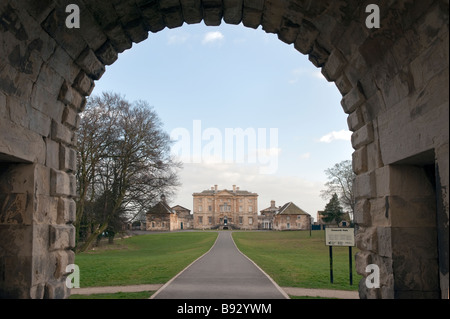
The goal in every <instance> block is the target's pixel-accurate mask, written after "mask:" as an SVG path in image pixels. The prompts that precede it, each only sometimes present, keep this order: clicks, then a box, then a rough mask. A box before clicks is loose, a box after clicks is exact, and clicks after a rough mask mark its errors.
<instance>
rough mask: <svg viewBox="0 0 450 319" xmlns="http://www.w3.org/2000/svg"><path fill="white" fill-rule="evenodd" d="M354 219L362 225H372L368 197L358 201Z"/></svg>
mask: <svg viewBox="0 0 450 319" xmlns="http://www.w3.org/2000/svg"><path fill="white" fill-rule="evenodd" d="M354 221H355V223H356V224H358V225H360V226H365V227H367V226H370V225H371V218H370V202H369V200H368V199H366V198H363V199H359V200H357V201H356V204H355V216H354Z"/></svg>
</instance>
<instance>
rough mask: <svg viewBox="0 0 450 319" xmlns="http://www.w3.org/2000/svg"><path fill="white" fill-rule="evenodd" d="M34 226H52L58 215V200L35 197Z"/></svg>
mask: <svg viewBox="0 0 450 319" xmlns="http://www.w3.org/2000/svg"><path fill="white" fill-rule="evenodd" d="M34 203H35V212H34V214H33V221H34V225H37V224H40V225H42V224H53V223H55V222H56V219H57V215H58V198H57V197H53V196H48V195H35V200H34Z"/></svg>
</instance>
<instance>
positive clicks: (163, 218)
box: [146, 185, 311, 231]
mask: <svg viewBox="0 0 450 319" xmlns="http://www.w3.org/2000/svg"><path fill="white" fill-rule="evenodd" d="M192 196H193V214H191V211H190V210H189V209H187V208H184V207H182V206H179V205H176V206H174V207H170V206H169V205H168V204H167V203H166V201H165V197H164V196H161V201H160V202H158V203H157V204H156V205H155V206H153V207H152V208H151V209H150V210H149V212H148V213H147V214H146V230H151V231H172V230H181V229H242V230H255V229H266V230H271V229H273V230H306V229H310V227H311V216H310V215H309V214H308V213H306V212H305V211H304V210H302V209H301V208H299V207H298V206H297V205H295V204H294V203H292V202H288V203H286V204H284V205H283V206H278V207H277V206H276V205H275V201H271V203H270V207H268V208H265V209H263V210H261V212H260V214H259V215H258V194H257V193H252V192H249V191H246V190H241V189H239V187H237V186H236V185H233V188H232V189H229V190H228V189H221V190H219V189H218V186H217V185H214V186H213V187H211V189H208V190H204V191H202V192H200V193H194V194H192Z"/></svg>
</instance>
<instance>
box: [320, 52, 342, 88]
mask: <svg viewBox="0 0 450 319" xmlns="http://www.w3.org/2000/svg"><path fill="white" fill-rule="evenodd" d="M346 64H347V61H346V60H345V58H344V56H343V55H342V53H341V52H340V51H339V50H338V49H334V50H333V51H332V52H331V53H330V55H329V57H328V59H327V62H326V63H325V65H324V67H323V68H322V74H323V75H324V76H325V78H326V79H327V80H328V81H330V82H331V81H335V80H336V79H338V78H339V76H340V75H341V74H342V70H343V69H344V67H345V65H346Z"/></svg>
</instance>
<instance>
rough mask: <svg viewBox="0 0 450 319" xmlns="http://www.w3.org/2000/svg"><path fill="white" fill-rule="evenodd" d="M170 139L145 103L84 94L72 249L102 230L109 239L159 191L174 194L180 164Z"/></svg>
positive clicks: (81, 246) (111, 95)
mask: <svg viewBox="0 0 450 319" xmlns="http://www.w3.org/2000/svg"><path fill="white" fill-rule="evenodd" d="M170 144H171V141H170V137H169V135H168V134H167V133H165V132H164V131H163V129H162V123H161V121H160V119H159V117H158V115H157V114H156V112H155V111H154V110H153V108H152V107H150V106H149V105H148V103H147V102H145V101H135V102H132V103H130V102H128V101H127V100H126V99H125V98H124V97H122V96H120V95H119V94H116V93H109V92H104V93H102V94H101V95H99V96H93V97H90V98H89V99H88V102H87V104H86V109H85V111H84V112H83V113H82V117H81V121H80V128H79V130H78V143H77V148H78V157H77V161H78V163H77V164H78V169H77V175H76V177H77V182H78V183H77V187H78V198H77V211H76V222H75V227H76V230H77V237H76V242H77V247H76V251H77V252H79V251H84V250H86V249H87V248H89V247H90V246H91V245H92V244H93V243H95V241H97V240H98V239H99V238H100V237H101V236H102V234H107V236H108V237H109V238H110V239H111V240H112V239H113V238H114V235H115V234H116V233H117V232H118V231H120V230H121V229H122V227H123V225H125V224H127V223H130V222H132V221H133V220H135V219H136V218H138V217H139V216H141V215H142V214H145V212H146V211H147V210H148V209H149V207H151V206H152V205H153V204H154V203H155V202H156V201H157V199H158V198H159V196H160V195H161V194H162V193H164V194H165V195H166V196H167V197H168V196H170V195H172V194H173V193H174V191H175V189H176V187H177V186H179V180H178V177H177V171H178V169H179V168H180V167H181V164H180V163H179V162H177V161H175V160H174V159H173V158H172V157H171V155H170Z"/></svg>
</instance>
